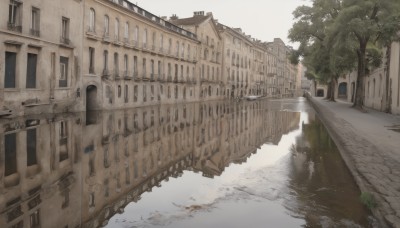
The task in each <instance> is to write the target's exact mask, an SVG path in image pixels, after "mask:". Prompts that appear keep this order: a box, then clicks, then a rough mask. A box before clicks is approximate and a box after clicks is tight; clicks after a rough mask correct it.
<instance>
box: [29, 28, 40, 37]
mask: <svg viewBox="0 0 400 228" xmlns="http://www.w3.org/2000/svg"><path fill="white" fill-rule="evenodd" d="M29 32H30V34H31V35H32V36H37V37H39V36H40V31H39V30H37V29H30V30H29Z"/></svg>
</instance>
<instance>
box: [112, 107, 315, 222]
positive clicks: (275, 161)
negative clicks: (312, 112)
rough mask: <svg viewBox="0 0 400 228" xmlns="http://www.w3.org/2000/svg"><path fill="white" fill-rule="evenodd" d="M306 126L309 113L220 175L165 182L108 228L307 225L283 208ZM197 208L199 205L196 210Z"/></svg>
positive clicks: (187, 174) (191, 175)
mask: <svg viewBox="0 0 400 228" xmlns="http://www.w3.org/2000/svg"><path fill="white" fill-rule="evenodd" d="M286 106H287V107H289V106H291V105H286ZM298 108H300V109H303V108H304V107H296V109H298ZM302 122H304V123H308V114H307V113H305V112H303V113H301V115H300V122H299V124H300V126H299V128H298V129H297V130H295V131H293V132H290V133H289V134H287V135H284V136H283V137H282V138H281V141H280V142H279V144H278V145H267V144H265V145H263V146H261V148H260V149H259V150H258V151H257V153H256V154H253V155H252V156H251V157H250V158H248V159H247V162H246V163H244V164H241V165H238V164H231V165H230V166H229V167H227V168H226V169H225V171H224V172H223V173H222V175H221V176H219V177H215V178H214V179H209V178H205V177H202V176H201V174H200V173H198V174H196V173H193V172H190V171H185V172H184V174H183V175H182V177H180V178H178V179H174V178H170V179H169V181H168V182H165V181H164V182H162V187H161V188H153V191H152V192H151V193H145V194H143V195H142V199H141V200H140V201H139V202H137V203H131V204H129V205H128V206H127V207H126V208H125V213H124V214H122V215H116V216H114V217H113V218H112V219H111V220H110V223H109V225H108V227H132V226H138V227H153V226H157V225H162V226H166V227H246V226H250V227H265V224H269V225H270V226H271V227H283V226H285V227H299V226H301V225H302V224H304V221H303V220H302V219H298V218H294V217H292V216H290V214H289V212H288V211H287V210H286V209H285V207H284V206H283V205H282V201H283V200H284V199H283V198H284V197H287V196H283V195H282V191H283V190H282V188H286V183H287V182H288V180H287V179H288V172H289V171H288V167H287V166H288V160H289V154H290V148H291V146H292V145H293V144H294V143H295V139H296V137H297V136H298V135H300V134H301V123H302ZM193 205H197V206H198V207H196V208H195V210H192V209H193V207H190V206H193ZM186 207H190V208H186ZM170 222H171V224H170Z"/></svg>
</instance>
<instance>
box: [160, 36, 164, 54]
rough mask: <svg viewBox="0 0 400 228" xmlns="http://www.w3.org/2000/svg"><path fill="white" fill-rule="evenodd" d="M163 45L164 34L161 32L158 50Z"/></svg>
mask: <svg viewBox="0 0 400 228" xmlns="http://www.w3.org/2000/svg"><path fill="white" fill-rule="evenodd" d="M163 47H164V35H163V34H161V35H160V50H162V49H163Z"/></svg>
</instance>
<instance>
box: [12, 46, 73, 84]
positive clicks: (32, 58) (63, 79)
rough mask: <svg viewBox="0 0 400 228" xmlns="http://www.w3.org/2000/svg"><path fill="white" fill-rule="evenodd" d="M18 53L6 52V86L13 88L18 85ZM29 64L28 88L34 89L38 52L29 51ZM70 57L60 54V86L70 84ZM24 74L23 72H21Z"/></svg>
mask: <svg viewBox="0 0 400 228" xmlns="http://www.w3.org/2000/svg"><path fill="white" fill-rule="evenodd" d="M17 55H18V53H16V52H10V51H6V52H5V71H4V88H6V89H13V88H17V87H18V85H17V84H18V81H17V75H18V74H17V67H18V58H17ZM26 58H27V61H26V62H27V66H26V84H25V85H26V86H25V87H26V88H27V89H34V88H37V64H38V54H36V53H29V52H28V53H27V57H26ZM68 62H69V59H68V57H64V56H60V59H59V66H60V74H59V78H58V86H59V87H67V86H68ZM21 74H22V73H21Z"/></svg>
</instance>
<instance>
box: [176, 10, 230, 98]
mask: <svg viewBox="0 0 400 228" xmlns="http://www.w3.org/2000/svg"><path fill="white" fill-rule="evenodd" d="M170 22H171V23H173V24H175V25H178V26H180V27H182V28H184V29H186V30H188V31H191V32H192V33H194V34H196V36H197V39H198V40H199V41H200V44H199V47H198V52H197V57H198V60H199V62H198V63H197V69H198V74H199V76H198V78H199V79H200V85H199V87H200V99H201V100H213V99H220V98H223V97H224V95H223V90H224V88H223V86H222V76H221V52H222V40H221V36H220V34H219V32H218V29H217V27H216V24H215V21H214V18H213V15H212V13H207V14H206V15H205V14H204V11H198V12H194V13H193V17H189V18H178V17H177V16H176V15H174V16H173V17H171V18H170Z"/></svg>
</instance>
